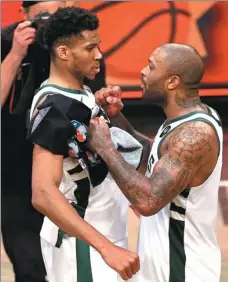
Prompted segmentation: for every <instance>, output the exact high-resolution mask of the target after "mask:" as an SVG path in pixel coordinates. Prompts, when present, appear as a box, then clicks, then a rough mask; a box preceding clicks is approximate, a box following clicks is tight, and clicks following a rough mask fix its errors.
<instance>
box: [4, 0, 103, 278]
mask: <svg viewBox="0 0 228 282" xmlns="http://www.w3.org/2000/svg"><path fill="white" fill-rule="evenodd" d="M12 5H13V3H12ZM63 6H64V2H62V1H56V2H54V1H45V2H43V1H24V2H22V7H21V12H22V13H23V15H24V19H25V21H24V22H21V23H15V24H13V25H11V26H8V27H6V28H4V29H3V30H2V31H1V35H2V36H1V47H2V48H1V49H2V51H1V68H2V72H1V105H2V112H1V115H2V198H1V203H2V238H3V243H4V246H5V250H6V253H7V255H8V257H9V258H10V260H11V262H12V264H13V269H14V272H15V281H16V282H41V281H45V275H46V271H45V268H44V264H43V259H42V255H41V250H40V239H39V232H40V229H41V225H42V222H43V215H41V214H40V213H38V212H37V211H36V210H35V209H34V208H33V207H32V204H31V170H32V145H31V144H30V143H29V142H28V141H26V119H27V112H28V110H29V108H30V106H31V102H32V98H33V95H34V92H35V89H37V88H38V87H39V86H40V84H41V83H42V82H43V81H44V80H45V79H46V78H47V77H48V76H49V65H50V60H49V54H48V52H47V51H46V50H45V49H44V48H42V47H41V46H40V44H38V43H37V40H36V39H37V37H36V35H37V30H36V29H35V28H33V27H32V26H31V21H30V20H31V19H33V18H35V17H36V16H37V15H38V14H39V13H40V12H41V11H47V12H49V13H50V14H52V13H54V12H55V11H56V10H57V9H58V7H63ZM85 84H87V85H88V86H89V87H90V88H91V89H92V90H93V91H96V90H98V89H100V88H102V87H104V86H105V65H104V61H102V62H101V72H100V73H99V75H98V76H97V78H96V80H95V81H93V82H92V81H88V80H87V81H85Z"/></svg>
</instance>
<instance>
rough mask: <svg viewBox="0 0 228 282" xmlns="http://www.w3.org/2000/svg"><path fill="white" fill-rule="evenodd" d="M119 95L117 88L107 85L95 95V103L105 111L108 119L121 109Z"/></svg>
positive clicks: (119, 90)
mask: <svg viewBox="0 0 228 282" xmlns="http://www.w3.org/2000/svg"><path fill="white" fill-rule="evenodd" d="M121 93H122V92H121V89H120V87H119V86H112V85H109V86H108V87H106V88H102V89H101V90H99V91H97V92H96V93H95V98H96V103H97V104H98V105H100V106H101V107H102V108H103V109H104V110H105V111H106V113H107V115H108V116H109V117H114V116H116V115H117V114H118V113H119V112H120V111H121V110H122V109H123V103H122V101H121Z"/></svg>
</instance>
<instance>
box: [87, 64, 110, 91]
mask: <svg viewBox="0 0 228 282" xmlns="http://www.w3.org/2000/svg"><path fill="white" fill-rule="evenodd" d="M84 84H85V85H87V86H89V88H90V89H91V90H92V92H93V93H95V92H96V91H97V90H100V89H101V88H102V87H106V68H105V61H104V59H102V60H101V61H100V72H99V73H98V74H97V75H96V78H95V79H94V80H89V79H87V78H85V80H84Z"/></svg>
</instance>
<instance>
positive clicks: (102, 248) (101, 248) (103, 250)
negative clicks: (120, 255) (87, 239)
mask: <svg viewBox="0 0 228 282" xmlns="http://www.w3.org/2000/svg"><path fill="white" fill-rule="evenodd" d="M111 246H112V243H111V242H110V241H109V240H108V239H106V241H104V242H102V243H101V244H100V245H98V246H97V248H96V250H97V251H98V252H99V253H100V255H101V256H102V257H105V256H106V254H107V253H108V252H109V250H110V247H111Z"/></svg>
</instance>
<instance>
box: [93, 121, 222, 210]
mask: <svg viewBox="0 0 228 282" xmlns="http://www.w3.org/2000/svg"><path fill="white" fill-rule="evenodd" d="M99 134H101V132H99ZM96 138H97V136H96ZM105 144H106V146H105V148H103V149H102V150H99V151H98V153H99V154H100V155H101V157H102V158H103V159H104V161H105V162H106V164H107V165H108V167H109V171H110V172H111V174H112V176H113V178H114V179H115V181H116V182H117V184H118V186H119V187H120V189H121V191H122V192H123V193H124V195H125V196H126V197H127V198H128V199H129V201H130V202H131V203H132V204H133V205H134V207H135V208H136V209H137V210H138V211H139V212H140V214H142V215H145V216H149V215H152V214H155V213H157V212H158V211H159V210H160V209H161V208H163V207H164V206H166V205H167V204H168V203H169V202H170V201H171V200H172V199H174V198H175V197H176V196H177V195H179V194H180V193H181V191H183V189H185V188H186V187H187V186H188V185H190V183H191V181H192V180H193V179H194V176H195V173H196V172H197V170H198V169H200V168H201V167H202V166H203V165H204V166H205V167H206V166H208V163H212V165H215V163H216V157H217V156H216V152H217V149H218V143H217V140H216V137H215V133H214V131H213V130H212V128H211V127H210V126H209V125H207V124H205V123H201V122H197V123H195V122H191V123H188V124H185V125H184V126H182V127H180V128H179V129H177V130H176V132H175V135H173V138H171V139H170V142H169V149H168V152H167V153H165V154H164V155H163V156H162V157H161V159H160V160H159V161H158V163H157V164H156V166H155V168H154V170H153V174H152V176H151V177H150V178H147V177H145V176H144V175H142V174H141V173H139V172H138V171H135V170H134V168H132V167H131V166H130V165H128V164H127V163H126V162H125V161H124V160H123V158H122V156H121V155H120V154H119V153H118V152H117V150H116V149H115V148H114V147H113V146H112V145H108V142H105ZM213 150H214V151H213ZM215 151H216V152H215ZM113 160H115V161H113ZM212 169H213V167H211V168H208V169H207V170H206V173H204V174H202V177H201V179H200V181H201V182H204V181H205V180H206V178H207V177H208V176H209V175H210V173H211V171H212ZM199 184H200V183H199Z"/></svg>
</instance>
